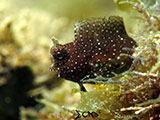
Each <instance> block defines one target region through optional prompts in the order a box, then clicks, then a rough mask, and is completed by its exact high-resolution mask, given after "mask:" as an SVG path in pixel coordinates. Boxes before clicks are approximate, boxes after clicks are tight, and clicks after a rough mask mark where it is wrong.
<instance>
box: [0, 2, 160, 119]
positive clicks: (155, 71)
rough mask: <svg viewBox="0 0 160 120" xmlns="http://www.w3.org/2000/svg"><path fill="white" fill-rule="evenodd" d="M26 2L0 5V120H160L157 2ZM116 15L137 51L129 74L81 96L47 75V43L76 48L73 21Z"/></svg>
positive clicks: (159, 9)
mask: <svg viewBox="0 0 160 120" xmlns="http://www.w3.org/2000/svg"><path fill="white" fill-rule="evenodd" d="M72 1H73V0H72ZM30 2H31V1H28V2H27V1H24V2H19V1H18V0H14V2H8V1H6V0H3V1H1V2H0V12H1V15H0V20H1V22H0V119H1V120H8V119H13V120H17V119H20V120H158V119H160V96H159V95H160V1H159V0H114V1H110V2H107V1H105V0H102V1H97V0H93V1H92V3H90V5H88V4H89V2H86V1H83V0H82V1H79V0H77V1H76V2H75V1H73V3H72V5H70V3H69V2H65V0H63V2H62V3H60V2H56V1H55V0H54V1H49V0H47V2H44V1H42V0H40V1H39V4H37V3H36V1H35V2H31V3H32V4H31V3H30ZM52 2H54V3H55V4H53V6H52V4H51V3H52ZM16 3H18V4H16ZM16 5H17V6H18V7H15V9H13V10H11V9H10V8H12V7H11V6H16ZM25 5H26V6H29V7H28V8H30V9H28V8H27V7H26V8H25V7H21V6H25ZM54 5H57V6H58V5H60V6H61V9H60V10H59V11H57V7H56V6H54ZM44 6H45V7H44ZM46 6H47V7H46ZM76 6H77V7H76ZM83 6H84V7H83ZM42 8H44V9H42ZM70 8H72V9H70ZM82 8H84V9H82ZM72 11H73V13H72ZM85 11H86V12H85ZM82 13H83V14H82ZM115 15H116V16H121V17H122V18H123V20H124V26H125V28H126V31H127V33H128V36H129V37H131V38H132V39H133V40H134V41H135V42H136V43H137V45H136V47H135V48H134V51H132V54H130V55H128V56H129V57H130V58H131V59H132V64H131V65H130V68H128V69H127V70H126V71H120V72H118V74H120V75H118V76H119V77H113V78H111V79H110V80H111V81H112V82H108V83H107V82H106V81H108V79H107V78H105V77H104V79H103V80H101V79H100V78H99V81H100V82H101V81H103V82H104V83H103V84H102V83H101V84H84V87H85V88H86V89H87V92H84V91H81V90H80V89H79V86H78V85H77V84H76V83H74V82H71V81H67V80H65V79H62V78H61V77H58V76H57V74H56V72H55V71H54V70H53V71H50V70H49V66H50V65H51V64H52V62H51V60H50V59H51V58H50V57H52V56H51V55H50V53H49V50H50V49H51V47H52V46H53V41H52V40H51V38H52V37H53V36H54V37H57V38H58V42H59V43H60V44H62V45H65V44H67V43H69V42H73V41H74V40H75V38H74V28H73V27H74V24H75V22H76V21H80V20H83V19H86V18H91V17H94V18H95V17H102V18H103V17H106V18H109V16H115ZM67 40H68V41H67ZM54 44H55V43H54ZM131 48H132V47H131ZM126 56H127V54H126ZM53 62H54V61H53ZM79 74H81V73H79ZM70 77H71V76H69V78H70ZM91 80H92V79H91ZM113 81H116V82H113ZM91 82H93V81H91ZM94 82H95V81H94ZM88 83H89V82H88Z"/></svg>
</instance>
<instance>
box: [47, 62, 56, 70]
mask: <svg viewBox="0 0 160 120" xmlns="http://www.w3.org/2000/svg"><path fill="white" fill-rule="evenodd" d="M49 70H50V71H57V70H56V68H55V66H54V63H52V64H51V65H50V66H49Z"/></svg>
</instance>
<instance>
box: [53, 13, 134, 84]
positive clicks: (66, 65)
mask: <svg viewBox="0 0 160 120" xmlns="http://www.w3.org/2000/svg"><path fill="white" fill-rule="evenodd" d="M74 33H75V41H74V42H71V43H68V44H65V45H60V44H57V45H56V46H53V47H52V48H51V57H52V59H54V65H53V66H52V67H51V70H54V71H57V73H58V74H59V75H60V77H62V78H65V79H67V80H71V81H74V82H77V83H79V84H80V80H81V79H83V78H84V77H85V76H89V78H93V77H94V74H96V75H101V76H103V77H113V76H114V75H115V74H119V73H122V72H124V71H126V70H128V69H129V68H130V66H131V64H132V61H133V59H132V58H131V57H128V56H121V54H128V55H132V54H133V49H134V48H135V47H136V46H137V44H136V42H135V41H134V40H133V39H132V38H130V37H129V36H128V35H127V33H126V30H125V27H124V23H123V20H122V18H121V17H118V16H111V17H109V18H108V20H107V19H106V18H90V19H86V20H82V21H80V22H77V23H76V24H75V28H74ZM126 48H127V49H126Z"/></svg>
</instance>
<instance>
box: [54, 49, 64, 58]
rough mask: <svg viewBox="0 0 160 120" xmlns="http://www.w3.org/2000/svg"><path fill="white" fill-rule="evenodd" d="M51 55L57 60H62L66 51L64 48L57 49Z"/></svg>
mask: <svg viewBox="0 0 160 120" xmlns="http://www.w3.org/2000/svg"><path fill="white" fill-rule="evenodd" d="M53 57H54V59H55V60H59V61H61V60H64V59H65V58H66V57H67V51H66V50H64V49H62V50H59V51H57V52H56V53H55V54H54V56H53Z"/></svg>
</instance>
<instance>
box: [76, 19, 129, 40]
mask: <svg viewBox="0 0 160 120" xmlns="http://www.w3.org/2000/svg"><path fill="white" fill-rule="evenodd" d="M74 34H75V41H82V40H83V41H84V42H85V41H88V40H90V39H94V38H95V37H96V36H105V37H107V36H113V35H115V34H119V35H121V34H127V33H126V31H125V27H124V23H123V19H122V17H119V16H110V17H109V18H108V19H106V18H89V19H84V20H82V21H79V22H76V24H75V28H74Z"/></svg>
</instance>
